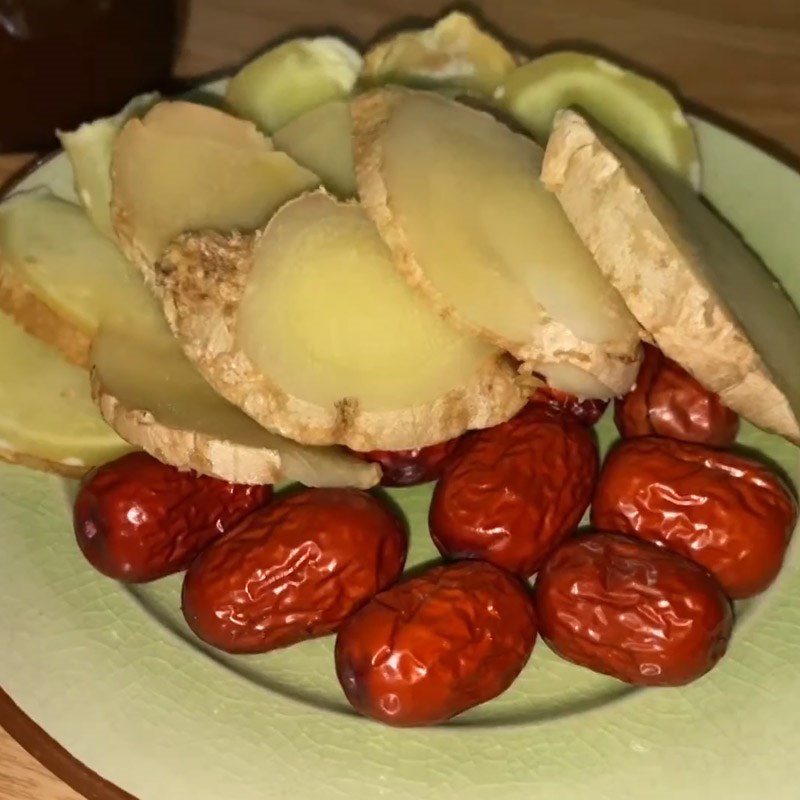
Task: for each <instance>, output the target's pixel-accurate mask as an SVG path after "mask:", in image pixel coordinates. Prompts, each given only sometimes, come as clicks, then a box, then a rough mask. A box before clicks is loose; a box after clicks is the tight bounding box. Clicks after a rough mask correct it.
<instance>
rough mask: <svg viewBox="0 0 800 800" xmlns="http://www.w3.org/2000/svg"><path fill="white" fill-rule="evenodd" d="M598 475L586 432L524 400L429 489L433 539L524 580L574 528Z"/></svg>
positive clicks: (467, 445) (448, 551)
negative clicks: (523, 405)
mask: <svg viewBox="0 0 800 800" xmlns="http://www.w3.org/2000/svg"><path fill="white" fill-rule="evenodd" d="M596 478H597V448H596V446H595V443H594V439H593V437H592V434H591V432H590V430H589V429H588V428H587V427H586V426H584V425H582V424H581V423H579V422H578V421H577V420H575V419H574V418H573V417H572V416H570V415H567V414H563V413H559V412H556V411H553V410H552V409H549V408H545V407H541V406H536V405H529V406H527V407H526V408H525V409H523V411H522V412H520V414H518V415H517V416H516V417H514V419H512V420H510V421H509V422H506V423H504V424H502V425H498V426H497V427H495V428H490V429H487V430H484V431H479V432H477V433H475V434H473V435H472V436H471V437H470V438H469V439H468V440H467V441H466V442H464V443H463V444H462V446H461V447H460V448H459V451H458V453H457V455H456V457H455V458H454V459H453V461H452V462H450V464H448V466H447V468H446V469H445V471H444V474H443V475H442V478H441V479H440V480H439V483H438V484H437V485H436V489H435V491H434V493H433V499H432V501H431V507H430V512H429V518H428V523H429V528H430V531H431V536H432V538H433V541H434V543H435V544H436V546H437V547H438V549H439V552H440V553H442V555H444V556H445V557H447V558H452V559H458V558H480V559H484V560H486V561H489V562H491V563H492V564H496V565H497V566H499V567H503V568H504V569H507V570H509V571H510V572H514V573H517V574H518V575H522V576H523V577H528V576H530V575H532V574H533V573H534V572H536V570H537V569H538V568H539V566H540V564H541V562H542V561H543V560H544V558H545V556H546V555H547V554H548V553H549V552H550V551H551V550H552V549H553V548H554V547H555V546H556V545H557V544H558V543H559V542H560V541H561V540H562V539H563V538H564V537H565V536H567V535H568V534H570V533H571V532H572V531H573V530H574V529H575V527H576V526H577V525H578V523H579V522H580V519H581V517H582V516H583V512H584V511H585V510H586V508H587V506H588V505H589V501H590V499H591V496H592V491H593V489H594V484H595V480H596Z"/></svg>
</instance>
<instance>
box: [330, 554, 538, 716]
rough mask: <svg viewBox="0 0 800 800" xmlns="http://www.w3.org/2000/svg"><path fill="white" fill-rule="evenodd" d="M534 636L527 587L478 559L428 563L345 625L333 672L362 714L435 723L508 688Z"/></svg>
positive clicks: (529, 651) (376, 598)
mask: <svg viewBox="0 0 800 800" xmlns="http://www.w3.org/2000/svg"><path fill="white" fill-rule="evenodd" d="M535 640H536V619H535V616H534V611H533V603H532V599H531V594H530V591H529V589H528V587H527V586H526V585H525V584H523V583H522V581H520V580H518V579H517V578H515V577H514V576H512V575H510V574H508V573H507V572H504V571H503V570H500V569H498V568H497V567H493V566H492V565H491V564H487V563H485V562H481V561H462V562H459V563H456V564H448V565H445V566H438V567H434V568H432V569H429V570H427V571H426V572H424V573H423V574H422V575H419V576H418V577H414V578H411V579H408V580H405V581H402V582H401V583H398V584H397V585H396V586H393V587H392V588H391V589H389V590H387V591H385V592H382V593H381V594H379V595H377V596H376V597H375V598H374V599H373V600H372V601H370V602H369V603H368V604H367V605H366V606H364V608H362V609H361V610H360V611H359V612H358V613H356V614H355V615H354V616H352V617H351V618H350V619H349V620H348V621H347V622H346V623H345V624H344V625H343V626H342V628H341V630H340V631H339V634H338V636H337V638H336V674H337V676H338V678H339V682H340V683H341V685H342V688H343V689H344V693H345V695H346V696H347V699H348V700H349V702H350V704H351V705H352V706H353V708H355V709H356V710H357V711H358V712H359V713H361V714H364V715H365V716H368V717H372V718H373V719H376V720H379V721H380V722H384V723H387V724H389V725H396V726H412V725H433V724H436V723H438V722H444V721H445V720H448V719H450V718H451V717H454V716H455V715H456V714H460V713H461V712H462V711H466V710H467V709H468V708H472V707H473V706H476V705H479V704H480V703H485V702H486V701H487V700H491V699H492V698H493V697H496V696H497V695H499V694H501V693H502V692H504V691H505V690H506V689H507V688H508V687H509V686H510V685H511V683H512V682H513V681H514V679H515V678H516V677H517V675H519V673H520V671H521V670H522V668H523V667H524V666H525V664H526V663H527V661H528V658H529V657H530V654H531V650H532V649H533V645H534V642H535Z"/></svg>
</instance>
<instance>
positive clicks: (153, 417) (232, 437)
mask: <svg viewBox="0 0 800 800" xmlns="http://www.w3.org/2000/svg"><path fill="white" fill-rule="evenodd" d="M92 385H93V389H94V394H95V399H96V402H97V404H98V406H99V408H100V410H101V412H102V413H103V416H104V417H105V418H106V420H107V421H108V422H109V424H110V425H112V426H113V427H114V428H115V429H116V430H117V431H118V433H119V434H120V435H121V436H122V437H123V438H124V439H126V440H127V441H129V442H130V443H131V444H134V445H136V446H137V447H141V448H142V449H143V450H146V451H147V452H149V453H150V454H151V455H153V456H154V457H155V458H158V459H159V460H160V461H162V462H164V463H167V464H172V465H173V466H175V467H178V468H180V469H193V470H195V471H197V472H200V473H202V474H204V475H211V476H212V477H216V478H221V479H222V480H227V481H231V482H234V483H247V484H264V483H276V482H278V481H281V480H296V481H300V482H302V483H304V484H306V485H307V486H355V487H358V488H363V489H366V488H369V487H370V486H373V485H375V484H376V483H378V481H379V480H380V470H379V468H378V467H376V466H375V465H373V464H368V463H366V462H364V461H363V460H361V459H358V458H356V457H354V456H351V455H349V454H347V453H346V452H344V451H342V450H340V449H338V448H331V447H306V446H304V445H300V444H297V443H295V442H292V441H290V440H288V439H285V438H283V437H281V436H277V435H276V434H273V433H269V432H268V431H266V430H265V429H264V428H262V427H261V426H260V425H258V424H257V423H256V422H254V421H253V420H252V419H250V417H248V416H246V415H245V414H244V413H243V412H242V411H240V410H239V409H238V408H236V407H235V406H233V405H231V404H230V403H228V402H227V401H225V400H223V399H222V397H220V396H219V395H218V394H217V393H216V392H215V391H214V390H213V389H212V388H211V387H210V386H209V385H208V383H206V382H205V381H204V380H203V378H201V377H200V374H199V373H198V372H197V370H196V369H195V368H194V367H193V366H192V365H191V363H190V362H189V361H188V360H187V358H186V356H185V355H184V354H183V352H182V351H181V350H180V348H179V346H178V344H177V342H176V341H175V339H174V338H173V336H172V334H171V333H170V331H169V329H168V328H167V326H166V323H165V322H163V321H162V322H161V325H160V326H150V328H149V329H148V330H144V331H143V330H137V331H135V332H134V333H131V331H130V330H125V329H122V328H120V327H116V326H103V327H102V328H101V329H100V331H99V332H98V334H97V337H96V338H95V340H94V343H93V345H92Z"/></svg>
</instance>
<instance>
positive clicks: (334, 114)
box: [272, 100, 356, 199]
mask: <svg viewBox="0 0 800 800" xmlns="http://www.w3.org/2000/svg"><path fill="white" fill-rule="evenodd" d="M272 140H273V142H274V144H275V147H276V148H277V149H278V150H282V151H283V152H284V153H288V154H289V155H290V156H291V157H292V158H293V159H294V160H295V161H296V162H297V163H298V164H300V165H302V166H304V167H307V168H308V169H310V170H311V171H312V172H313V173H314V174H315V175H319V177H320V180H321V181H322V185H323V186H324V187H325V188H326V189H328V190H329V191H331V192H333V193H334V194H335V195H336V196H337V197H340V198H342V199H346V198H349V197H353V196H354V195H355V193H356V176H355V171H354V169H353V130H352V125H351V123H350V107H349V104H348V103H346V102H344V101H342V100H332V101H331V102H329V103H323V104H322V105H321V106H317V107H316V108H312V109H311V110H310V111H306V112H305V113H304V114H301V115H300V116H299V117H297V119H293V120H292V121H291V122H290V123H289V124H288V125H284V127H282V128H281V129H280V130H278V131H276V132H275V134H274V135H273V137H272Z"/></svg>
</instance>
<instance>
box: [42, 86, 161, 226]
mask: <svg viewBox="0 0 800 800" xmlns="http://www.w3.org/2000/svg"><path fill="white" fill-rule="evenodd" d="M157 99H158V95H157V94H143V95H139V96H138V97H134V98H133V100H131V101H130V102H129V103H128V104H127V105H126V106H125V108H123V109H122V110H121V111H120V112H119V113H118V114H116V115H115V116H113V117H103V118H101V119H96V120H94V122H86V123H84V124H83V125H81V126H80V127H79V128H78V129H77V130H74V131H59V132H58V138H59V140H60V141H61V146H62V147H63V148H64V151H65V152H66V154H67V156H68V157H69V160H70V163H71V164H72V172H73V175H74V183H75V193H76V194H77V195H78V199H79V200H80V202H81V205H82V206H83V207H84V208H85V209H86V213H87V214H88V215H89V218H90V219H91V220H92V222H93V223H94V224H95V225H96V226H97V229H98V230H99V231H100V232H101V233H103V234H104V235H105V236H108V237H109V238H113V236H114V232H113V229H112V227H111V217H110V215H109V204H110V202H111V151H112V149H113V147H114V140H115V139H116V138H117V134H118V133H119V131H120V128H122V126H123V125H124V124H125V123H126V122H127V121H128V120H129V119H131V118H132V117H138V116H140V115H141V114H143V113H144V112H145V111H146V110H147V109H148V108H150V107H151V106H152V105H153V104H154V103H155V102H156V100H157Z"/></svg>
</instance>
